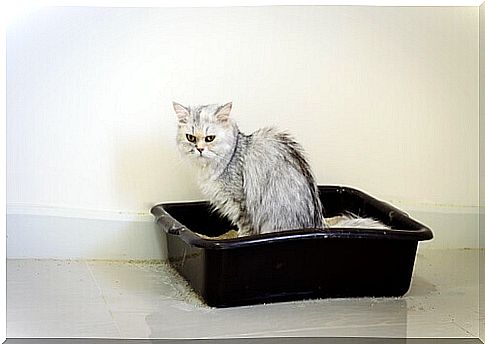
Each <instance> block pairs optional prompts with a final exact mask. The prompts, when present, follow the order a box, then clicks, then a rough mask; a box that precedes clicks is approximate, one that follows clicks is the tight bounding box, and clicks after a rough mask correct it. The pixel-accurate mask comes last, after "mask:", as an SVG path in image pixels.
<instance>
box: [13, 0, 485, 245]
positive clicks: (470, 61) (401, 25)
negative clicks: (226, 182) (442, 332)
mask: <svg viewBox="0 0 485 344" xmlns="http://www.w3.org/2000/svg"><path fill="white" fill-rule="evenodd" d="M478 63H479V61H478V7H463V8H459V7H451V8H449V7H448V8H440V7H433V8H430V7H427V8H413V7H410V8H385V7H310V6H307V7H299V6H294V7H255V8H250V7H247V8H198V9H196V8H185V9H163V8H129V9H121V8H116V9H115V8H47V9H43V10H38V11H35V12H32V13H30V14H29V15H26V16H25V17H23V18H22V19H20V20H18V21H17V22H15V23H13V24H12V25H11V26H10V27H9V29H8V32H7V203H8V212H9V213H10V214H15V215H22V214H34V213H35V214H37V213H38V212H39V209H40V212H42V211H43V210H46V209H48V210H50V211H51V212H53V214H54V215H55V216H57V215H61V216H69V214H71V213H73V212H74V213H76V212H77V214H78V215H79V214H81V215H80V216H81V217H83V216H84V215H82V214H85V215H86V216H84V217H87V218H90V216H91V215H90V214H93V212H97V213H103V214H104V215H103V216H102V217H105V216H108V217H110V218H112V219H116V218H117V216H118V214H126V213H129V214H133V216H134V217H136V216H141V217H142V218H143V219H142V220H143V221H150V220H151V218H150V217H149V216H148V215H146V214H147V211H148V209H149V207H150V206H152V205H153V204H155V203H158V202H162V201H174V200H177V201H178V200H189V199H199V198H201V194H200V193H199V191H198V188H197V186H196V184H195V182H194V176H193V173H192V171H191V170H190V167H188V166H185V165H183V164H181V163H180V162H179V159H178V156H177V153H176V150H175V143H174V137H175V118H174V115H173V113H172V109H171V101H172V100H177V101H179V102H181V103H207V102H224V101H229V100H232V101H233V102H234V107H233V115H234V118H236V119H237V120H238V121H239V123H240V127H241V129H242V130H243V131H246V132H250V131H253V130H256V129H257V128H259V127H262V126H266V125H277V126H279V127H281V128H283V129H288V130H290V131H291V132H292V133H294V135H295V136H296V137H297V139H298V140H299V141H300V142H301V143H302V144H303V146H304V147H305V148H306V150H307V152H308V156H309V158H310V161H311V164H312V166H313V169H314V172H315V174H316V176H317V180H318V182H319V183H320V184H344V185H350V186H354V187H357V188H360V189H362V190H364V191H366V192H369V193H371V194H373V195H375V196H377V197H379V198H383V199H385V200H388V201H391V202H393V203H395V204H397V205H398V206H400V207H402V208H404V209H407V210H409V211H411V212H413V211H416V213H417V214H421V213H422V214H424V216H425V217H426V216H428V217H429V218H431V222H434V223H428V224H429V225H430V226H433V224H436V225H438V226H439V227H438V228H433V229H434V230H435V234H436V236H437V238H436V240H435V243H436V245H437V246H440V247H447V246H456V245H458V246H466V247H469V246H473V245H474V243H475V242H476V239H477V237H478V233H477V230H476V227H474V228H472V227H473V226H474V225H475V224H472V223H467V224H466V225H465V227H466V226H468V227H467V228H466V229H464V230H463V229H461V230H460V231H457V229H456V228H451V227H450V226H449V224H447V223H441V224H440V223H439V221H441V222H443V221H442V217H441V216H440V215H436V214H439V213H440V212H441V213H446V212H448V210H450V209H451V210H452V212H455V213H456V212H458V213H460V214H461V213H464V214H475V213H476V207H477V205H478V81H479V78H478ZM429 209H431V210H429ZM425 213H426V214H428V215H426V214H425ZM66 214H67V215H66ZM106 214H108V215H106ZM51 215H52V214H51ZM436 216H437V217H436ZM418 219H419V218H418ZM433 219H435V220H433ZM473 219H474V217H473ZM473 219H467V220H465V221H472V222H473V221H474V220H473ZM445 222H446V221H445ZM453 226H454V225H453ZM29 228H30V227H29ZM32 230H34V229H32ZM8 232H9V233H10V237H11V238H13V237H15V233H16V232H15V228H13V227H11V228H8ZM26 233H28V230H27V232H26ZM25 238H28V234H25V237H22V238H17V241H15V242H16V244H9V249H10V251H11V253H12V255H15V254H14V252H16V251H15V247H13V246H16V245H20V243H21V242H22V240H24V239H25ZM10 242H11V243H13V239H11V241H10Z"/></svg>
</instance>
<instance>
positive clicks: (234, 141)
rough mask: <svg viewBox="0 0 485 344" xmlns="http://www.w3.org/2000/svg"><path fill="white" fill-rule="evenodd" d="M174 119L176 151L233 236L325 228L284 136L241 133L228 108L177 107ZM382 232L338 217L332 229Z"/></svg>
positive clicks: (295, 147)
mask: <svg viewBox="0 0 485 344" xmlns="http://www.w3.org/2000/svg"><path fill="white" fill-rule="evenodd" d="M173 108H174V110H175V113H176V115H177V121H178V130H177V146H178V149H179V151H180V153H181V155H182V156H183V157H185V158H187V159H189V160H190V161H191V163H192V164H193V166H195V172H196V174H197V177H198V184H199V186H200V188H201V190H202V192H203V193H204V194H205V195H206V196H207V197H208V198H209V201H210V203H211V205H212V206H213V207H214V209H215V210H217V211H218V212H219V213H220V214H222V215H223V216H225V217H226V218H227V219H229V221H230V222H231V223H232V224H233V225H235V226H237V228H238V236H239V237H242V236H248V235H256V234H264V233H272V232H279V231H284V230H292V229H301V228H315V229H325V228H327V227H329V226H328V224H327V223H326V221H325V219H324V217H323V214H322V205H321V203H320V199H319V196H318V188H317V184H316V181H315V177H314V175H313V173H312V171H311V169H310V166H309V164H308V162H307V160H306V158H305V154H304V151H303V148H302V147H301V146H300V144H298V143H297V142H296V141H295V140H294V139H293V138H292V137H291V135H290V134H288V133H287V132H284V131H279V130H277V129H275V128H263V129H259V130H257V131H255V132H253V133H252V134H250V135H246V134H244V133H242V132H241V131H240V130H239V128H238V126H237V124H236V122H235V121H234V120H233V119H232V118H231V116H230V112H231V109H232V103H227V104H223V105H220V104H210V105H198V106H183V105H181V104H179V103H176V102H173ZM353 225H357V226H358V227H372V228H376V227H379V228H380V227H383V226H384V225H383V224H382V223H380V222H378V221H376V220H373V219H362V218H357V217H354V216H352V215H349V216H341V217H339V219H338V221H336V223H334V224H333V225H332V226H344V227H345V226H353Z"/></svg>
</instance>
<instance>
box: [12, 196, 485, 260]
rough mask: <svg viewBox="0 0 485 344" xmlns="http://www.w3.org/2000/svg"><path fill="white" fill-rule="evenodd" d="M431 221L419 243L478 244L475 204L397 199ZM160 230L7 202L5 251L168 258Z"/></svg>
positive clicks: (143, 219)
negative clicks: (415, 202)
mask: <svg viewBox="0 0 485 344" xmlns="http://www.w3.org/2000/svg"><path fill="white" fill-rule="evenodd" d="M397 206H398V207H399V208H400V209H403V210H404V211H406V212H408V213H409V214H410V216H412V217H413V218H415V219H416V220H418V221H419V222H422V223H423V224H425V225H427V226H429V227H430V228H431V229H432V231H433V233H434V239H433V240H431V241H426V242H422V243H421V244H420V247H422V248H437V249H457V248H478V247H479V235H478V223H479V221H478V209H475V208H467V207H443V206H430V205H414V206H409V205H405V204H400V205H397ZM166 252H167V251H166V240H165V235H164V233H161V231H160V230H159V228H158V227H157V226H156V224H155V223H154V221H153V217H152V216H151V215H150V214H148V213H127V212H113V211H99V210H85V209H71V208H69V209H68V208H61V207H44V206H39V205H28V204H8V205H7V257H8V258H42V259H45V258H58V259H119V260H129V259H142V260H146V259H161V260H164V259H166V256H167V254H166Z"/></svg>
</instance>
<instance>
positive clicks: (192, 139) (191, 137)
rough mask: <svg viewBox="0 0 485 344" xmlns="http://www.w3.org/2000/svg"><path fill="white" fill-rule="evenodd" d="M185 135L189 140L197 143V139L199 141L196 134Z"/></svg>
mask: <svg viewBox="0 0 485 344" xmlns="http://www.w3.org/2000/svg"><path fill="white" fill-rule="evenodd" d="M185 137H186V138H187V140H188V141H189V142H192V143H195V141H197V139H196V138H195V136H194V135H190V134H185Z"/></svg>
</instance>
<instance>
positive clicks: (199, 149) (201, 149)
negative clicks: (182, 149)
mask: <svg viewBox="0 0 485 344" xmlns="http://www.w3.org/2000/svg"><path fill="white" fill-rule="evenodd" d="M196 148H197V150H198V151H199V153H201V154H202V151H203V150H204V148H199V147H196Z"/></svg>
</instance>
